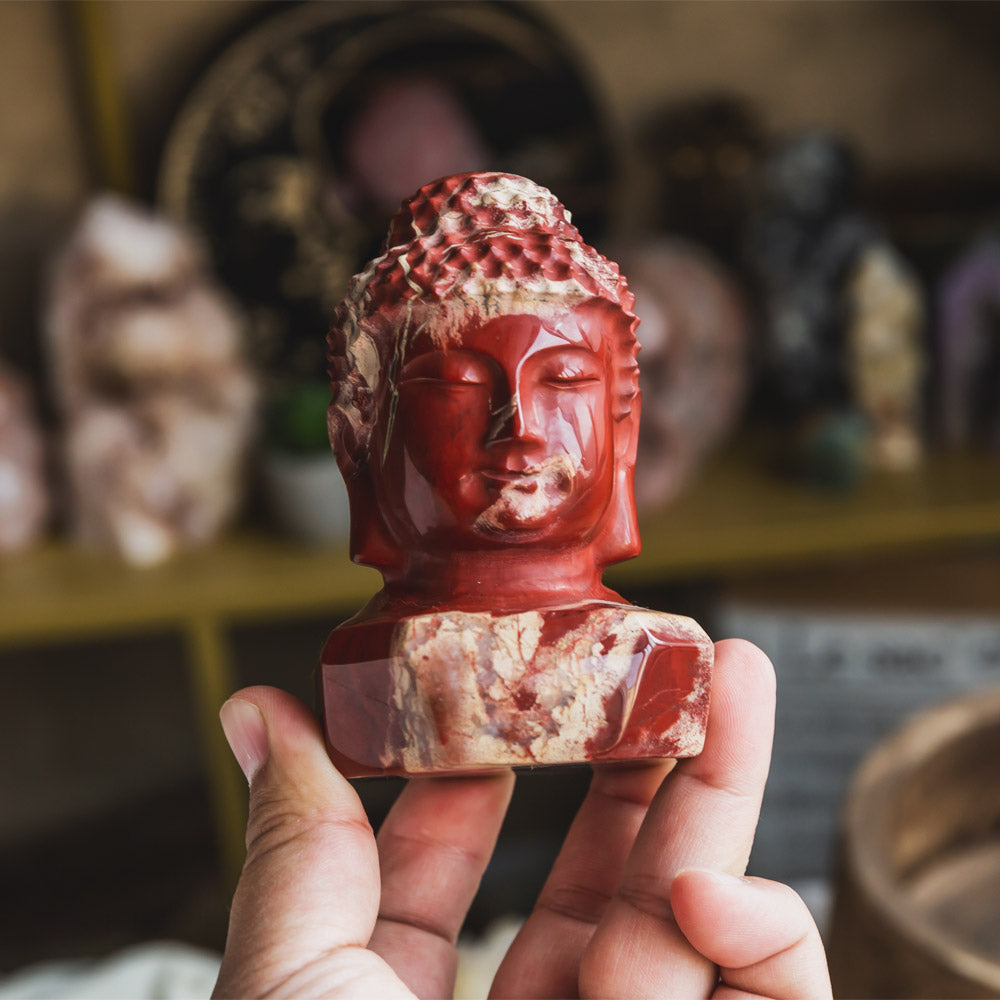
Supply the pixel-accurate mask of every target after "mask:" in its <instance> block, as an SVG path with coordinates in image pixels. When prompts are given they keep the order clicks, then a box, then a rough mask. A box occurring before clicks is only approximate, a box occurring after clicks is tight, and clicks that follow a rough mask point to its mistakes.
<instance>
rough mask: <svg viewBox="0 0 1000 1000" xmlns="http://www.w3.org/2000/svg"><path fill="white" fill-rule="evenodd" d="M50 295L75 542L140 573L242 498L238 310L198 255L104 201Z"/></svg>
mask: <svg viewBox="0 0 1000 1000" xmlns="http://www.w3.org/2000/svg"><path fill="white" fill-rule="evenodd" d="M50 295H51V298H50V302H49V308H48V336H49V347H50V352H51V364H52V368H53V376H54V387H55V391H56V396H57V402H58V404H59V405H60V407H61V409H62V416H63V423H64V427H65V431H64V435H65V438H64V458H65V463H66V469H67V478H68V483H69V488H70V504H71V516H72V521H73V528H74V533H75V534H76V535H77V536H78V537H79V538H80V539H81V540H84V541H86V542H88V543H94V544H99V545H105V546H111V547H113V548H114V549H116V550H117V551H118V552H120V553H121V554H122V555H123V556H124V558H125V559H126V560H128V561H129V562H131V563H135V564H140V565H148V564H153V563H157V562H160V561H162V560H164V559H166V558H167V557H169V556H170V555H172V554H173V553H174V552H175V551H177V550H178V549H180V548H183V547H185V546H188V545H192V544H198V543H202V542H206V541H208V540H209V539H211V538H212V537H213V536H214V535H215V534H216V533H217V532H218V531H219V530H220V529H221V528H222V527H223V525H225V523H226V522H227V521H228V520H229V519H230V517H231V516H232V515H233V513H234V512H235V510H236V509H237V507H238V504H239V501H240V499H241V493H242V465H243V460H244V457H245V453H246V450H247V446H248V443H249V440H250V437H251V434H252V430H253V425H254V410H255V403H256V397H257V387H256V383H255V379H254V377H253V376H252V374H251V372H250V370H249V368H248V367H247V364H246V362H245V361H244V358H243V343H242V339H243V338H242V329H241V325H240V322H239V320H238V317H237V313H236V311H235V309H234V308H233V306H232V305H231V304H230V302H229V301H228V300H227V299H226V297H225V296H224V295H223V294H222V292H221V291H220V290H219V289H218V288H217V287H216V286H215V285H214V284H213V282H212V280H211V279H210V277H209V276H208V274H207V272H206V269H205V265H204V262H203V259H202V256H201V253H200V251H199V249H198V248H197V246H196V245H195V244H194V242H193V241H192V240H191V239H190V238H189V237H188V236H187V235H185V234H184V233H183V232H182V231H180V230H179V229H178V228H177V227H175V226H174V225H173V224H171V223H169V222H167V221H165V220H163V219H160V218H156V217H153V216H151V215H148V214H146V213H145V212H144V211H142V210H141V209H139V208H137V207H135V206H133V205H130V204H128V203H126V202H124V201H122V200H119V199H117V198H112V197H102V198H99V199H97V200H95V201H94V202H93V203H92V204H91V205H90V207H89V208H88V210H87V211H86V213H85V215H84V217H83V219H82V221H81V222H80V224H79V227H78V229H77V230H76V232H75V233H74V235H73V236H72V238H71V240H70V241H69V243H68V245H67V247H66V248H65V250H64V251H63V253H62V255H61V256H60V259H59V260H58V261H57V264H56V268H55V272H54V275H53V283H52V288H51V292H50Z"/></svg>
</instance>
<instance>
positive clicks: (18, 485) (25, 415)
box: [0, 364, 49, 553]
mask: <svg viewBox="0 0 1000 1000" xmlns="http://www.w3.org/2000/svg"><path fill="white" fill-rule="evenodd" d="M48 511H49V494H48V489H47V486H46V482H45V446H44V444H43V439H42V434H41V431H40V429H39V427H38V425H37V423H36V421H35V414H34V407H33V401H32V393H31V390H30V388H29V386H28V383H27V381H26V380H25V379H23V378H22V377H20V376H19V375H16V374H15V373H14V372H13V371H12V370H11V369H10V368H7V367H6V366H4V365H2V364H0V553H4V552H14V551H16V550H18V549H22V548H24V547H25V546H27V545H30V544H31V543H32V542H33V541H35V540H36V539H37V538H38V536H39V535H40V534H41V532H42V529H43V527H44V525H45V519H46V516H47V514H48Z"/></svg>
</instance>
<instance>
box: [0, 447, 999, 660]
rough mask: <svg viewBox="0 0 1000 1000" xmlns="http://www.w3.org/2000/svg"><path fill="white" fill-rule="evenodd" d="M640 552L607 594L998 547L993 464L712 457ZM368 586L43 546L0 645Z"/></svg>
mask: <svg viewBox="0 0 1000 1000" xmlns="http://www.w3.org/2000/svg"><path fill="white" fill-rule="evenodd" d="M642 538H643V553H642V555H641V556H639V557H638V558H637V559H634V560H632V561H630V562H628V563H625V564H623V565H621V566H617V567H614V568H612V569H611V570H610V571H609V572H608V581H609V583H610V584H611V585H612V586H615V585H618V586H628V585H632V584H639V585H648V584H654V583H657V582H663V581H670V580H677V579H683V578H686V577H696V576H700V577H705V576H735V575H739V574H742V573H744V572H750V571H756V570H760V569H768V568H782V567H801V566H806V565H808V564H810V563H813V562H816V561H819V560H823V559H828V558H832V557H839V556H841V555H853V554H861V553H871V552H876V551H889V550H893V549H896V550H905V549H912V548H915V547H920V546H928V545H933V544H935V543H944V542H960V541H974V540H977V539H990V538H997V539H1000V461H994V460H992V459H990V458H989V457H978V458H976V457H970V456H960V455H946V456H939V457H935V458H933V459H932V460H930V461H929V462H928V463H927V465H926V466H925V468H924V469H922V470H921V471H920V472H919V473H916V474H913V475H905V476H897V477H893V476H885V475H883V476H878V477H872V478H871V479H869V480H868V481H867V482H866V483H865V484H863V486H862V487H861V488H860V489H859V490H857V491H856V492H853V493H850V494H847V495H842V496H840V495H832V494H825V493H822V492H819V491H817V490H815V489H811V488H809V487H805V486H796V485H790V484H788V483H783V482H781V481H779V480H776V479H774V478H772V477H769V476H767V475H766V474H764V473H762V472H761V471H759V470H758V469H756V468H754V467H753V466H752V465H751V464H750V462H749V460H743V459H739V458H732V457H730V458H726V459H725V460H721V461H719V462H716V463H715V464H713V465H712V466H710V467H709V468H707V469H706V470H705V471H704V473H703V474H702V476H701V477H700V479H699V480H698V482H697V483H696V484H695V487H694V488H693V489H692V490H691V491H689V492H688V493H686V494H685V495H683V496H682V497H681V498H680V499H679V500H677V501H676V502H675V503H674V504H673V505H672V506H670V507H669V508H667V509H666V510H665V511H663V512H662V513H661V514H659V515H657V516H655V517H652V518H647V519H646V521H645V523H644V524H643V530H642ZM378 586H379V577H378V575H377V574H376V573H375V572H374V571H373V570H370V569H366V568H363V567H358V566H354V565H352V564H351V563H350V561H349V560H348V558H347V553H346V549H345V548H343V547H337V546H334V547H330V548H322V547H319V548H317V547H313V548H306V547H304V546H298V545H295V544H294V543H290V542H287V541H283V540H281V539H277V538H273V537H269V536H266V535H259V534H241V535H234V536H231V537H227V538H225V539H223V540H221V541H219V542H217V543H215V544H214V545H212V546H210V547H208V548H205V549H202V550H198V551H194V552H190V553H187V554H185V555H183V556H181V557H179V558H177V559H175V560H174V561H172V562H169V563H167V564H166V565H163V566H157V567H153V568H149V569H139V568H134V567H128V566H125V565H123V564H122V563H121V562H120V561H119V560H117V559H116V558H115V557H113V556H110V555H106V554H100V553H94V552H87V551H84V550H80V549H77V548H74V547H72V546H70V545H67V544H65V543H61V542H52V543H49V544H47V545H45V546H42V547H40V548H38V549H35V550H32V551H29V552H27V553H24V554H22V555H19V556H15V557H11V558H8V559H6V560H4V561H3V563H2V564H0V640H6V641H11V640H18V639H25V640H30V641H39V640H46V639H59V638H69V637H74V636H87V635H100V634H102V633H104V634H114V633H119V632H123V631H134V630H151V629H156V628H159V627H163V628H169V627H171V626H172V625H174V624H176V623H177V622H179V621H184V620H187V619H189V618H190V617H191V616H192V615H210V616H213V617H217V618H220V619H225V620H226V621H230V622H235V621H241V620H243V621H245V620H254V619H255V620H267V619H269V618H273V619H279V618H283V617H289V616H295V615H308V614H313V613H323V612H324V611H330V612H331V613H336V614H344V613H345V612H349V611H351V610H354V609H356V608H357V607H359V606H360V604H361V603H362V602H363V601H364V600H366V599H367V598H368V597H369V596H371V594H373V593H374V592H375V590H376V589H377V588H378Z"/></svg>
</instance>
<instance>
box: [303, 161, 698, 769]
mask: <svg viewBox="0 0 1000 1000" xmlns="http://www.w3.org/2000/svg"><path fill="white" fill-rule="evenodd" d="M632 305H633V299H632V296H631V293H630V292H629V291H628V287H627V284H626V283H625V280H624V279H623V278H622V277H621V275H620V274H619V272H618V269H617V267H616V266H615V265H614V264H612V263H611V262H609V261H607V260H606V259H605V258H603V257H601V255H600V254H598V253H597V252H596V251H595V250H593V249H592V248H590V247H588V246H587V245H586V244H584V243H583V242H582V241H581V240H580V237H579V234H578V233H577V231H576V230H575V229H574V228H573V227H572V225H571V224H570V222H569V219H568V213H566V212H565V210H564V209H563V208H562V206H561V205H559V203H558V202H556V201H555V199H554V198H553V197H552V195H551V194H550V193H549V192H548V191H546V190H545V189H544V188H540V187H538V186H537V185H534V184H533V183H532V182H530V181H527V180H525V179H524V178H517V177H513V176H512V175H505V174H474V175H460V176H458V177H454V178H446V179H444V180H442V181H439V182H435V183H434V184H431V185H428V186H427V187H426V188H424V189H422V190H421V191H420V192H418V194H417V195H416V196H415V198H414V199H412V200H411V202H410V203H409V204H408V205H407V206H405V207H404V209H403V210H401V212H400V213H399V214H398V215H397V217H396V219H395V220H394V221H393V223H392V226H391V227H390V231H389V236H388V238H387V241H386V249H385V252H384V254H383V256H382V257H380V258H378V259H376V260H375V261H373V262H372V264H371V265H369V267H368V269H367V270H366V271H364V272H362V273H361V274H360V275H358V276H357V277H356V278H355V279H354V282H353V283H352V285H351V288H350V290H349V292H348V295H347V298H346V299H345V300H344V302H343V303H342V304H341V306H340V307H339V308H338V311H337V316H336V319H335V323H334V327H333V330H332V331H331V334H330V338H329V341H330V361H331V374H332V377H333V384H334V400H333V403H332V404H331V407H330V419H329V422H330V433H331V441H332V443H333V447H334V451H335V453H336V455H337V459H338V461H339V463H340V467H341V469H342V471H343V472H344V477H345V480H346V482H347V486H348V492H349V495H350V499H351V514H352V538H351V548H352V556H353V558H354V559H355V560H356V561H358V562H362V563H366V564H368V565H373V566H375V567H377V568H378V569H379V571H380V572H381V573H382V575H383V577H384V580H385V586H384V588H383V590H382V591H381V592H380V593H379V594H378V595H376V597H375V598H373V600H372V601H371V602H370V603H369V605H368V606H367V607H365V608H364V609H363V610H362V611H361V612H359V613H358V615H356V616H355V617H354V618H353V619H352V620H351V621H350V622H348V623H347V624H346V625H345V626H342V627H341V628H340V629H337V630H335V631H334V632H333V634H332V635H331V636H330V639H329V641H328V643H327V646H326V650H325V652H324V656H323V662H322V666H321V669H320V675H319V679H320V683H319V694H320V703H321V714H322V716H323V718H324V722H325V725H326V732H327V741H328V745H329V748H330V752H331V755H332V756H333V758H334V760H335V761H337V762H338V764H340V766H341V767H342V768H343V769H344V770H345V773H347V774H348V775H352V776H353V775H359V774H369V773H397V774H421V773H432V772H438V771H447V772H468V771H475V770H482V769H484V768H490V767H498V766H506V765H510V764H527V765H532V764H555V763H570V762H579V761H584V760H598V759H601V760H603V759H609V760H612V759H631V758H636V757H662V756H675V755H689V754H692V753H697V752H698V751H699V750H700V747H701V740H702V738H703V729H704V720H705V715H706V712H707V703H708V678H709V674H710V669H711V643H710V642H709V640H708V638H707V636H705V634H704V632H703V631H702V630H701V629H700V628H699V627H698V626H697V625H696V624H695V623H694V622H691V621H690V620H689V619H684V618H679V617H677V616H672V615H662V614H659V613H657V612H651V611H644V610H641V609H637V608H633V607H631V606H629V605H627V604H625V603H624V602H623V601H622V599H621V598H620V597H619V596H618V595H617V594H615V593H614V592H613V591H611V590H609V589H608V588H606V587H605V586H604V585H603V583H602V582H601V572H602V570H603V568H604V567H605V566H607V565H609V564H611V563H613V562H617V561H620V560H621V559H626V558H629V557H631V556H633V555H635V554H637V552H638V550H639V539H638V530H637V526H636V518H635V502H634V498H633V469H634V465H635V452H636V440H637V434H638V415H639V414H638V410H639V393H638V389H637V366H636V363H635V356H636V351H637V346H636V340H635V327H636V324H637V320H636V318H635V316H634V314H633V312H632Z"/></svg>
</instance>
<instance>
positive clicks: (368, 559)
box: [326, 404, 403, 570]
mask: <svg viewBox="0 0 1000 1000" xmlns="http://www.w3.org/2000/svg"><path fill="white" fill-rule="evenodd" d="M326 425H327V429H328V431H329V433H330V446H331V447H332V448H333V454H334V456H335V457H336V459H337V465H338V466H339V467H340V472H341V475H342V476H343V477H344V483H345V485H346V486H347V499H348V501H349V503H350V508H351V542H350V552H351V560H352V561H353V562H356V563H361V564H362V565H364V566H374V567H375V568H376V569H378V570H388V569H392V568H393V567H396V566H400V565H402V562H403V557H402V553H400V551H399V547H398V546H396V545H394V544H393V542H392V539H391V537H390V535H389V532H388V530H387V529H386V527H385V522H384V521H383V519H382V515H381V512H380V511H379V508H378V504H377V503H376V501H375V491H374V487H373V485H372V478H371V473H370V471H369V467H368V449H367V447H366V446H365V445H366V444H367V437H366V438H365V439H364V442H362V440H361V439H360V438H359V435H358V434H357V432H356V431H355V429H354V428H353V427H352V426H351V423H350V421H349V420H348V419H347V417H346V416H345V414H344V411H343V410H342V409H340V407H338V406H336V405H335V404H331V406H330V408H329V410H328V411H327V417H326Z"/></svg>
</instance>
